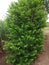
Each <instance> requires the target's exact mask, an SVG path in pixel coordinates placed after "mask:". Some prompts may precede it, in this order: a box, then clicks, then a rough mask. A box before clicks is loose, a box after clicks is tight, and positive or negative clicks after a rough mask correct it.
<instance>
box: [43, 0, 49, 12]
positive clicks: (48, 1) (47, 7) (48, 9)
mask: <svg viewBox="0 0 49 65" xmlns="http://www.w3.org/2000/svg"><path fill="white" fill-rule="evenodd" d="M44 4H45V8H46V10H47V12H48V13H49V0H45V2H44Z"/></svg>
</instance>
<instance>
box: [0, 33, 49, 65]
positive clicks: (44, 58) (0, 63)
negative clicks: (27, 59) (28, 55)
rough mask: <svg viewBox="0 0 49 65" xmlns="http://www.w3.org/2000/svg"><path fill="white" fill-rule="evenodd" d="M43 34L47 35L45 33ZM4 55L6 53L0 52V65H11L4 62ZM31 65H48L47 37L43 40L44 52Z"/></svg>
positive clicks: (48, 38)
mask: <svg viewBox="0 0 49 65" xmlns="http://www.w3.org/2000/svg"><path fill="white" fill-rule="evenodd" d="M45 33H46V34H47V32H45ZM6 55H7V54H6V53H4V52H1V51H0V65H11V64H7V63H6V62H5V56H6ZM32 65H49V35H47V36H46V38H45V44H44V51H43V52H42V54H40V56H39V57H38V58H37V59H36V61H35V63H34V64H32Z"/></svg>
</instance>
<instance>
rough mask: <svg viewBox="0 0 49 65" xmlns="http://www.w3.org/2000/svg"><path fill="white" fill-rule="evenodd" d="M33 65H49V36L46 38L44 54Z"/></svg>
mask: <svg viewBox="0 0 49 65" xmlns="http://www.w3.org/2000/svg"><path fill="white" fill-rule="evenodd" d="M33 65H49V36H46V39H45V45H44V52H43V53H42V54H40V56H39V58H38V59H37V60H36V61H35V63H34V64H33Z"/></svg>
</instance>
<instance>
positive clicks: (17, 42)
mask: <svg viewBox="0 0 49 65" xmlns="http://www.w3.org/2000/svg"><path fill="white" fill-rule="evenodd" d="M8 12H9V14H8V16H7V19H6V21H7V25H8V31H9V34H8V35H7V36H8V38H9V42H5V45H6V48H5V50H8V51H9V52H10V54H9V56H8V57H7V62H9V63H12V64H13V65H30V64H31V63H32V62H33V61H34V60H35V59H36V58H37V56H38V55H39V54H40V53H41V51H42V49H43V43H44V40H43V33H42V28H43V27H44V26H45V21H46V12H45V10H44V0H19V1H18V2H17V3H16V2H14V3H12V4H11V6H10V8H9V10H8Z"/></svg>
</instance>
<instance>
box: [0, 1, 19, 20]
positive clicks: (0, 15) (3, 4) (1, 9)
mask: <svg viewBox="0 0 49 65" xmlns="http://www.w3.org/2000/svg"><path fill="white" fill-rule="evenodd" d="M13 1H16V2H17V1H18V0H0V19H2V20H3V19H4V18H5V16H6V14H7V10H8V7H9V5H10V3H11V2H13Z"/></svg>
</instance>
